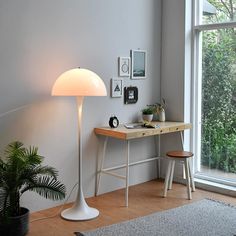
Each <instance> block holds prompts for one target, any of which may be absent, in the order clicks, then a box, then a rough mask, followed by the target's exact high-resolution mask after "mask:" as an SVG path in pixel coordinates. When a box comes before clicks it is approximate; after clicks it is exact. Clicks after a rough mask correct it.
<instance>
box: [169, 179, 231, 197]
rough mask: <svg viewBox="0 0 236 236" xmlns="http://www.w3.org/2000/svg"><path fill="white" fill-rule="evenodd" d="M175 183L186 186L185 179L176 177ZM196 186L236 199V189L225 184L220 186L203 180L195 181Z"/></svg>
mask: <svg viewBox="0 0 236 236" xmlns="http://www.w3.org/2000/svg"><path fill="white" fill-rule="evenodd" d="M174 182H177V183H181V184H185V183H186V182H185V179H183V178H181V177H177V176H176V177H174ZM194 182H195V186H196V187H197V188H200V189H204V190H207V191H210V192H215V193H220V194H224V195H228V196H231V197H236V188H235V187H232V186H227V185H224V184H218V183H214V182H211V181H207V180H203V179H198V178H195V179H194Z"/></svg>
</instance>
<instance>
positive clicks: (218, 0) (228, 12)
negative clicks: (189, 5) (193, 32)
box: [199, 0, 236, 24]
mask: <svg viewBox="0 0 236 236" xmlns="http://www.w3.org/2000/svg"><path fill="white" fill-rule="evenodd" d="M199 2H200V1H199ZM200 5H201V6H200V7H201V9H202V22H201V23H202V24H212V23H222V22H229V21H236V0H201V4H200Z"/></svg>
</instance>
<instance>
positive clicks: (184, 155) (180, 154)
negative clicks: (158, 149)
mask: <svg viewBox="0 0 236 236" xmlns="http://www.w3.org/2000/svg"><path fill="white" fill-rule="evenodd" d="M166 155H167V156H168V157H174V158H189V157H192V156H193V153H192V152H186V151H170V152H167V153H166Z"/></svg>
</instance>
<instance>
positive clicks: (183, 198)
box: [28, 180, 236, 236]
mask: <svg viewBox="0 0 236 236" xmlns="http://www.w3.org/2000/svg"><path fill="white" fill-rule="evenodd" d="M162 191H163V182H160V181H156V180H155V181H150V182H147V183H143V184H139V185H135V186H132V187H130V190H129V207H128V208H126V207H125V206H124V203H125V202H124V189H122V190H117V191H114V192H111V193H106V194H103V195H99V196H98V197H92V198H89V199H87V203H88V205H89V206H92V207H95V208H97V209H98V210H99V211H100V215H99V217H97V218H96V219H94V220H90V221H83V222H72V221H66V220H63V219H61V218H60V216H59V215H58V216H57V217H54V218H50V219H46V220H41V221H35V222H32V223H30V231H29V234H28V235H29V236H33V235H34V236H36V235H37V236H44V235H45V236H51V235H55V236H67V235H68V236H69V235H74V234H73V232H75V231H86V230H90V229H95V228H98V227H101V226H105V225H110V224H114V223H117V222H121V221H125V220H129V219H133V218H136V217H139V216H144V215H148V214H150V213H153V212H157V211H163V210H167V209H170V208H175V207H178V206H182V205H185V204H189V203H192V202H195V201H198V200H201V199H204V198H211V199H216V200H220V201H224V202H227V203H230V204H232V205H236V198H233V197H229V196H224V195H221V194H216V193H212V192H207V191H204V190H200V189H196V192H194V193H193V200H187V192H186V187H185V186H184V185H181V184H173V189H172V190H170V191H168V195H167V198H163V197H162ZM68 206H70V204H68V205H67V206H66V207H65V208H67V207H68ZM59 208H60V207H55V208H51V209H47V210H44V211H40V212H35V213H33V214H31V220H33V219H37V218H40V217H44V216H50V215H53V214H55V213H57V212H58V209H59Z"/></svg>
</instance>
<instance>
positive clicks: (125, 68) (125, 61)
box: [119, 57, 130, 77]
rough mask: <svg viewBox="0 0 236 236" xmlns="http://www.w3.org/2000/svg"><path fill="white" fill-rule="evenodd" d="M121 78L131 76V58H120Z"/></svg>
mask: <svg viewBox="0 0 236 236" xmlns="http://www.w3.org/2000/svg"><path fill="white" fill-rule="evenodd" d="M119 76H121V77H129V76H130V57H119Z"/></svg>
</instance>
